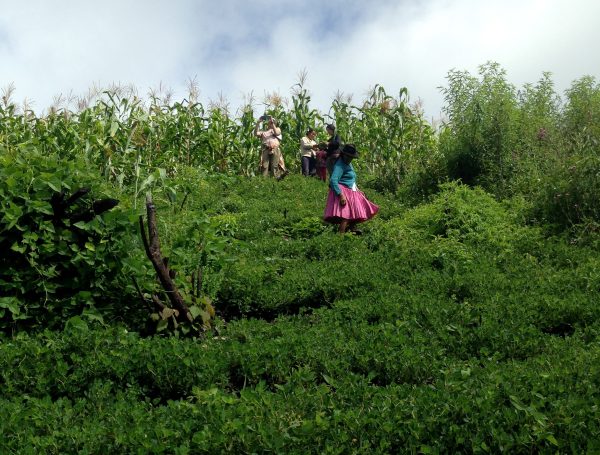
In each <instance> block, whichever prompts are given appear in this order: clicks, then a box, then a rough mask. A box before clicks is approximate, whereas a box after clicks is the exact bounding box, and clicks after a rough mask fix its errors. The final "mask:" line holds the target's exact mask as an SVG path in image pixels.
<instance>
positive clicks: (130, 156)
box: [0, 64, 600, 454]
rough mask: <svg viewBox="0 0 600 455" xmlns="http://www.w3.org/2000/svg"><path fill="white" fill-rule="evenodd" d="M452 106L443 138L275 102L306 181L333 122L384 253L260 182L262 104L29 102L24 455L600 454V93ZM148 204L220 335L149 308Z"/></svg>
mask: <svg viewBox="0 0 600 455" xmlns="http://www.w3.org/2000/svg"><path fill="white" fill-rule="evenodd" d="M444 93H445V95H446V100H447V107H446V109H447V113H448V116H449V118H448V123H447V124H444V125H443V126H441V127H440V128H439V130H438V131H436V130H435V129H434V128H432V127H431V126H430V125H429V124H427V122H425V121H424V120H423V119H422V117H421V116H420V114H419V112H418V109H416V108H415V107H414V106H412V107H411V106H410V105H409V103H408V99H407V93H406V92H405V91H402V92H401V93H400V95H399V97H397V98H395V97H390V96H388V95H387V94H386V93H385V91H384V90H383V88H381V87H376V88H375V89H374V90H373V92H372V94H371V96H370V97H369V98H368V99H367V100H365V102H364V103H363V104H362V105H361V106H353V105H351V104H350V102H349V100H347V99H346V100H344V99H342V98H341V97H340V98H339V99H337V100H336V101H335V102H334V104H333V106H332V109H331V111H330V112H329V113H328V114H321V113H319V112H317V111H316V110H313V109H311V108H310V104H309V102H310V98H309V97H308V94H307V92H306V90H305V89H304V88H303V86H302V85H301V84H300V85H298V86H297V87H295V88H294V92H293V94H292V107H291V108H290V109H287V108H286V105H285V103H282V102H277V103H272V104H271V105H269V106H267V110H268V111H269V112H271V113H272V114H274V115H276V116H277V117H278V118H279V119H281V124H282V128H283V129H284V137H285V138H286V140H287V142H286V143H285V146H284V153H285V155H286V159H287V162H288V165H289V166H290V167H291V168H294V167H295V166H297V163H296V161H297V150H296V147H297V140H296V139H298V138H299V136H300V134H301V133H302V131H304V129H305V128H306V127H307V126H309V125H310V126H317V127H318V128H319V129H322V126H323V123H324V122H328V121H330V120H331V119H332V118H333V119H334V120H335V121H336V123H337V125H338V128H339V129H340V132H341V133H342V136H343V137H344V139H346V140H348V141H353V142H355V143H356V144H358V147H359V149H360V150H361V152H362V154H361V158H360V159H359V160H358V161H357V162H356V164H357V173H358V184H359V186H360V187H361V189H362V190H364V191H365V192H366V194H367V195H368V197H369V199H372V200H373V201H374V202H375V203H377V204H379V205H380V206H381V211H380V213H379V214H378V216H377V217H376V218H375V219H374V220H372V221H370V222H369V223H367V224H365V225H364V228H363V235H361V236H354V235H339V234H337V233H336V232H335V228H334V227H333V226H329V225H325V224H323V223H322V221H321V214H322V211H323V208H324V203H325V199H326V194H327V193H326V192H327V186H326V184H325V183H323V182H321V181H319V180H317V179H312V178H305V177H302V176H300V175H290V176H288V177H287V178H285V179H283V180H281V181H276V180H274V179H263V178H257V177H253V173H254V170H255V169H254V168H255V167H256V165H257V158H258V143H257V142H256V140H255V139H254V138H253V137H252V134H251V133H252V128H253V126H254V123H255V120H254V118H255V117H256V115H255V114H254V113H253V111H252V110H251V109H250V106H248V107H247V108H245V109H244V110H243V111H242V113H241V115H240V116H239V117H238V118H232V117H231V116H230V115H229V114H228V112H227V110H226V109H223V108H222V107H220V108H217V107H214V106H213V107H211V108H209V109H207V110H205V109H204V108H203V107H202V105H200V104H199V103H197V102H194V103H187V102H186V103H179V104H177V103H176V104H174V105H172V106H163V105H161V104H160V102H159V100H157V99H154V100H153V101H152V102H151V104H150V106H149V107H148V106H145V105H144V104H143V103H142V102H141V101H139V100H128V99H125V98H119V97H116V96H115V95H114V94H111V95H110V96H108V95H107V98H105V99H103V100H101V101H99V102H98V103H97V104H96V105H94V106H92V107H88V108H85V109H83V110H81V111H80V112H77V113H74V112H69V111H66V110H64V111H58V112H52V113H50V114H49V115H47V116H45V117H41V118H37V117H35V116H34V115H33V114H32V113H24V114H19V113H18V112H17V108H16V106H15V105H13V104H10V103H7V102H5V103H4V105H2V106H1V109H0V177H1V178H0V198H1V203H2V212H1V213H0V246H1V247H2V251H3V253H2V256H1V257H0V391H1V392H0V416H2V418H1V419H0V434H2V435H3V436H2V438H0V452H1V453H56V454H58V453H75V452H77V453H79V452H81V453H179V454H184V453H267V452H274V453H357V454H358V453H399V452H400V453H404V452H405V453H490V452H491V453H497V452H508V453H586V452H588V453H594V452H597V451H600V424H599V422H600V415H599V411H598V410H599V409H600V394H599V393H598V390H600V367H599V366H598V365H600V362H599V360H600V307H598V304H597V295H598V292H599V291H600V259H598V258H599V255H598V250H599V248H600V243H599V242H598V226H599V223H600V219H599V216H600V206H599V202H598V201H599V200H600V199H599V198H598V195H599V191H600V177H599V175H600V172H599V166H600V164H599V163H600V161H599V156H600V154H599V152H600V150H599V149H598V147H599V140H600V137H599V134H600V128H599V124H598V122H599V118H600V116H598V115H596V114H598V112H599V111H600V96H599V94H600V87H599V86H598V84H597V83H596V81H595V80H594V79H593V78H588V77H586V78H582V79H580V80H579V81H575V82H574V83H573V85H572V87H571V88H570V89H569V90H568V91H567V92H566V94H565V101H564V102H563V101H562V100H561V98H560V97H559V96H558V95H557V94H556V93H555V92H554V89H553V86H552V82H551V80H550V77H549V75H544V76H543V78H542V79H541V80H540V82H539V83H538V84H537V85H535V86H530V85H527V86H525V87H523V88H522V89H521V90H516V89H515V88H514V87H513V86H512V85H511V84H510V83H508V81H507V80H506V76H505V73H504V72H503V70H502V69H501V68H500V67H499V66H497V65H495V64H487V65H484V66H482V67H481V73H480V75H479V77H476V76H471V75H469V74H468V73H465V72H455V71H453V72H451V73H450V74H449V87H448V88H446V89H444ZM5 101H6V100H5ZM259 114H262V112H261V113H259ZM328 115H331V118H330V117H328ZM147 192H151V193H152V196H153V198H154V204H155V206H156V213H157V217H158V221H159V222H158V226H157V228H158V231H159V234H160V239H161V248H162V250H163V252H164V254H165V255H166V256H168V258H169V264H170V266H171V267H172V269H173V270H176V271H177V274H176V276H174V278H173V279H174V281H175V283H176V285H177V287H178V288H179V290H180V291H182V293H183V294H184V295H193V294H194V289H195V288H197V287H198V286H200V288H201V289H200V290H201V295H202V299H203V302H205V307H204V308H205V309H206V308H211V309H212V308H213V306H214V309H215V310H216V315H214V314H210V315H207V316H206V317H207V318H212V319H211V323H210V324H205V325H204V326H203V327H204V329H203V330H201V331H200V332H199V331H198V330H192V329H190V326H189V325H185V324H174V323H172V322H171V321H170V320H169V322H168V323H167V322H166V321H165V320H160V321H158V324H157V321H156V317H155V316H156V313H153V311H154V310H153V309H152V308H149V303H148V302H149V301H150V295H152V294H155V295H164V291H163V290H161V289H160V286H159V284H158V282H157V280H156V276H155V274H154V270H153V269H152V266H151V264H150V262H149V261H148V258H147V257H146V255H145V251H144V247H143V244H142V241H141V238H140V232H139V226H138V216H139V215H143V214H144V213H145V207H144V196H145V195H146V193H147ZM76 195H77V196H76ZM117 200H118V205H116V206H115V204H116V201H117ZM99 201H104V202H102V203H100V202H99ZM106 201H113V202H106ZM106 204H108V206H107V205H106ZM199 270H200V271H201V272H202V273H201V280H198V277H199V275H198V271H199ZM194 274H196V275H194ZM194 277H195V278H194ZM195 290H196V291H198V289H195ZM164 301H167V300H166V299H164ZM207 302H211V303H212V305H211V304H209V303H207ZM152 314H153V316H152ZM204 319H205V315H202V320H204ZM173 321H174V319H173ZM209 326H210V329H208V327H209Z"/></svg>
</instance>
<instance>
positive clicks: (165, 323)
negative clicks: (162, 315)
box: [156, 319, 169, 332]
mask: <svg viewBox="0 0 600 455" xmlns="http://www.w3.org/2000/svg"><path fill="white" fill-rule="evenodd" d="M168 325H169V321H168V320H166V319H161V320H160V321H158V324H156V331H157V332H162V331H163V330H165V329H166V328H167V326H168Z"/></svg>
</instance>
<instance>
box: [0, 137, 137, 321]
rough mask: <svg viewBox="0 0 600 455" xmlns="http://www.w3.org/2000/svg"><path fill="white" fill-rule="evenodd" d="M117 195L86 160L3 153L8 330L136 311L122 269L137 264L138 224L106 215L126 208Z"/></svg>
mask: <svg viewBox="0 0 600 455" xmlns="http://www.w3.org/2000/svg"><path fill="white" fill-rule="evenodd" d="M109 195H110V193H108V192H107V191H106V190H105V189H104V188H103V187H102V185H101V184H100V182H99V180H98V178H97V177H96V176H94V175H93V174H92V173H90V172H89V171H88V169H87V167H86V163H85V162H82V161H79V160H74V161H65V160H62V159H60V158H59V157H58V156H56V155H54V154H49V155H43V154H41V153H39V152H38V151H37V150H35V149H24V150H21V151H18V152H14V153H8V152H6V151H5V152H4V153H2V155H1V156H0V200H1V202H0V203H1V204H2V218H1V219H0V248H2V250H3V251H4V252H5V253H4V254H3V255H2V257H1V259H0V302H1V305H0V330H1V331H4V332H7V331H11V330H15V329H17V328H18V327H35V328H38V329H39V328H44V327H60V326H62V325H63V324H64V322H65V321H66V320H67V319H69V318H70V317H72V316H74V315H79V314H82V313H84V314H85V315H87V316H88V317H90V318H101V317H102V316H101V314H105V315H106V314H107V313H110V315H111V317H118V316H119V315H120V314H124V313H127V311H128V310H130V308H131V307H130V305H128V304H127V300H128V296H127V295H124V294H123V289H124V287H125V286H126V285H125V283H126V280H125V279H126V277H125V275H124V274H123V273H122V271H123V267H124V262H125V261H127V260H129V262H130V263H131V264H133V263H135V261H136V260H137V257H136V256H135V251H133V252H132V251H131V250H130V245H131V243H132V241H133V237H134V236H135V235H136V232H135V218H132V217H131V214H130V213H129V212H127V211H126V210H123V209H119V208H117V209H115V210H111V211H108V212H106V213H105V211H106V210H108V209H110V208H111V207H113V206H114V204H115V203H117V202H118V201H116V200H114V199H111V198H108V197H107V196H109ZM109 302H110V303H109ZM116 302H120V303H121V306H118V305H116Z"/></svg>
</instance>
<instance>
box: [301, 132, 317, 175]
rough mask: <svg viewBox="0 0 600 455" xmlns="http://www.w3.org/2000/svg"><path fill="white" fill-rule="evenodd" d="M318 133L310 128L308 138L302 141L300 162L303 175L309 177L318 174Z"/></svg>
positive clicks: (305, 137) (307, 133)
mask: <svg viewBox="0 0 600 455" xmlns="http://www.w3.org/2000/svg"><path fill="white" fill-rule="evenodd" d="M316 136H317V132H316V131H315V130H313V129H312V128H310V129H309V130H308V131H307V132H306V136H304V137H303V138H302V139H300V160H301V161H302V162H301V165H302V175H304V176H307V177H308V176H309V175H315V173H316V158H315V152H316V150H317V149H318V148H319V146H318V145H317V143H316V142H315V137H316Z"/></svg>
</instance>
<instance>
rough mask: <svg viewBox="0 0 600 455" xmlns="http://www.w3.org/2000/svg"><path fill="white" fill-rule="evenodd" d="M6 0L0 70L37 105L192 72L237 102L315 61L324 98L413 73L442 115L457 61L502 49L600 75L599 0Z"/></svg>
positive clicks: (534, 76)
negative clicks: (97, 87) (599, 53)
mask: <svg viewBox="0 0 600 455" xmlns="http://www.w3.org/2000/svg"><path fill="white" fill-rule="evenodd" d="M4 3H5V4H4V5H2V10H3V14H2V17H1V18H0V62H2V64H1V65H0V84H1V85H2V86H5V85H6V84H8V83H10V82H14V83H15V85H16V87H17V98H19V99H22V98H25V97H27V98H33V99H34V100H35V101H36V104H35V106H36V107H37V108H38V109H41V108H44V107H47V106H48V104H49V103H50V102H51V100H52V97H53V96H54V95H56V94H58V93H61V92H62V93H68V92H69V91H70V90H73V91H74V92H75V93H76V94H81V93H84V92H85V91H86V90H87V89H88V88H89V87H90V86H91V85H92V84H94V83H99V84H101V85H107V84H110V83H111V82H121V83H124V84H128V83H132V84H134V85H136V86H137V87H138V88H139V90H140V92H141V94H145V93H146V91H147V90H148V88H149V87H155V86H157V85H158V84H159V83H160V82H161V81H162V82H163V83H164V84H166V85H168V86H171V87H173V88H174V89H176V93H177V94H178V95H179V96H180V97H183V96H184V86H185V83H186V81H187V80H188V79H189V78H193V77H194V76H196V77H197V81H198V84H199V86H200V90H201V95H202V101H206V100H208V99H209V98H213V99H214V98H215V97H217V96H218V94H219V93H223V94H225V95H226V96H227V97H228V98H229V99H230V100H231V102H232V105H236V104H238V103H240V102H241V100H242V96H243V95H244V94H248V93H250V92H253V93H254V94H255V95H256V96H257V97H258V98H261V97H262V95H263V93H264V92H265V91H269V92H271V91H279V92H280V93H282V94H284V95H286V94H288V93H289V89H290V87H291V86H292V85H293V84H294V83H295V82H297V75H298V73H299V72H300V71H301V70H302V69H307V70H308V88H309V90H310V91H311V93H312V95H313V101H314V103H315V105H316V106H317V107H319V108H320V109H327V108H328V107H329V104H330V102H331V99H332V97H333V94H334V93H335V92H337V91H341V92H344V93H353V94H354V95H355V96H354V99H355V100H358V99H360V98H362V96H363V95H364V93H365V91H366V90H367V88H368V87H371V86H373V85H375V84H381V85H383V86H384V87H385V88H386V90H387V91H388V93H390V94H397V93H398V91H399V90H400V88H402V87H404V86H406V87H408V89H409V92H410V95H411V99H412V100H416V99H417V98H421V99H422V100H423V102H424V105H425V109H426V112H427V114H428V116H431V117H437V116H438V115H439V113H440V110H441V107H442V96H441V94H440V92H439V90H438V88H437V87H438V86H440V85H445V76H446V74H447V72H448V71H449V70H450V69H452V68H456V69H461V70H462V69H465V70H468V71H470V72H472V73H475V72H476V71H477V67H478V66H479V65H481V64H483V63H485V62H486V61H488V60H493V61H497V62H498V63H500V65H501V66H502V67H503V68H505V69H506V70H507V72H508V78H509V80H510V81H512V82H513V83H514V84H515V85H517V86H521V85H522V84H523V83H525V82H535V81H537V80H538V79H539V78H540V77H541V75H542V72H543V71H551V72H552V73H553V75H554V76H553V79H554V80H555V82H556V86H557V89H558V90H560V91H562V90H564V89H565V88H567V87H568V86H569V84H570V83H571V81H572V80H574V79H576V78H579V77H581V76H583V75H587V74H589V75H592V76H596V77H597V78H598V77H600V59H598V58H597V57H595V51H594V46H595V44H596V43H598V42H600V28H599V27H597V25H596V22H597V19H596V18H597V17H600V2H596V1H595V0H504V1H501V0H489V1H486V2H481V1H477V0H430V1H416V0H397V1H392V0H385V1H384V0H382V1H375V2H370V3H368V4H364V3H363V2H358V1H354V0H353V1H350V2H344V1H341V0H333V1H330V2H328V3H322V2H317V1H316V0H311V1H309V2H308V3H301V4H299V3H298V2H293V1H291V0H284V1H280V2H277V3H275V2H270V1H267V0H260V1H257V2H245V1H241V0H230V1H227V0H223V1H221V2H208V1H197V2H196V1H192V0H179V1H167V0H153V1H141V0H125V1H117V0H107V1H104V2H101V3H92V2H84V1H75V0H71V1H69V0H55V1H53V2H46V1H43V0H35V1H34V0H29V1H27V0H24V1H22V2H12V1H11V2H9V1H8V0H6V1H5V2H4ZM363 5H365V6H363Z"/></svg>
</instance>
